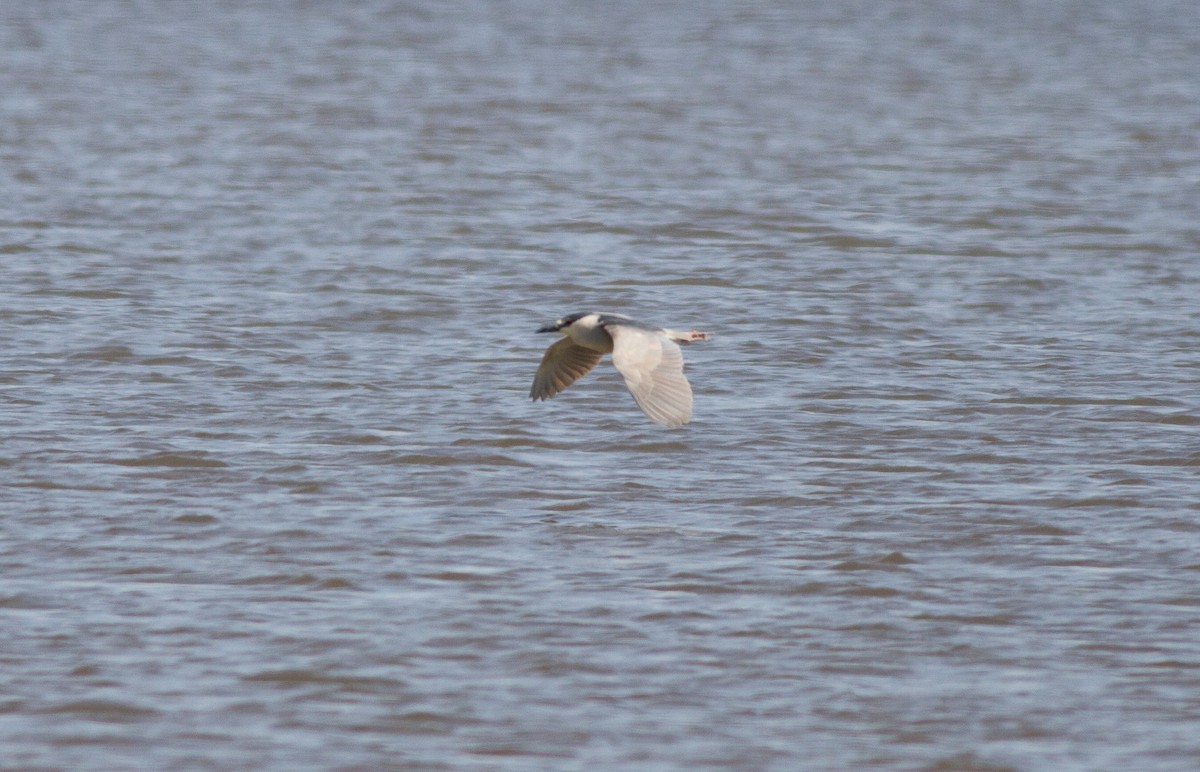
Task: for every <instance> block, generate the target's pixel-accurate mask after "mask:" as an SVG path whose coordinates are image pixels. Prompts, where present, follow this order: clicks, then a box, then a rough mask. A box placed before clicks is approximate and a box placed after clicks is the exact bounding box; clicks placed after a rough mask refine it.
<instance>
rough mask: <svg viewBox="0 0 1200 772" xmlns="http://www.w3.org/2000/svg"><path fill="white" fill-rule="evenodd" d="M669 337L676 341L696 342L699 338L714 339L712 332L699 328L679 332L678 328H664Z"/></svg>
mask: <svg viewBox="0 0 1200 772" xmlns="http://www.w3.org/2000/svg"><path fill="white" fill-rule="evenodd" d="M663 332H665V333H666V334H667V337H668V338H670V339H671V340H673V341H675V342H676V343H694V342H695V341H698V340H712V333H711V332H700V331H699V330H688V331H687V332H678V331H677V330H663Z"/></svg>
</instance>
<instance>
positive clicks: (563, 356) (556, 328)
mask: <svg viewBox="0 0 1200 772" xmlns="http://www.w3.org/2000/svg"><path fill="white" fill-rule="evenodd" d="M538 332H560V333H562V334H563V335H564V336H566V337H564V338H563V339H562V340H560V341H558V342H556V343H554V344H552V345H551V346H550V348H548V349H546V354H545V356H543V357H542V364H541V365H539V366H538V371H537V375H535V376H534V377H533V388H532V389H530V390H529V396H530V398H532V399H534V400H539V399H549V398H550V397H553V396H554V395H555V394H557V393H559V392H560V391H562V390H563V389H565V388H567V387H568V386H570V385H571V384H572V383H574V382H575V381H577V380H578V379H579V378H581V377H583V376H584V375H585V374H587V372H588V371H589V370H591V369H592V368H593V367H595V366H596V363H597V362H599V361H600V357H601V356H603V355H604V354H608V353H611V354H612V361H613V365H615V366H616V368H617V371H618V372H619V373H621V375H622V377H624V378H625V385H626V386H627V387H628V388H629V393H630V394H632V395H633V399H634V401H635V402H637V404H638V407H640V408H641V409H642V412H643V413H645V414H646V416H647V417H648V418H649V419H650V420H651V421H654V422H655V423H660V424H662V425H663V426H669V427H672V428H674V427H676V426H682V425H684V424H685V423H687V422H688V420H689V419H690V418H691V417H692V387H691V386H690V385H688V382H687V378H685V377H683V352H682V351H681V350H680V349H679V346H678V345H677V344H679V343H691V342H692V341H696V340H708V339H709V338H710V337H712V336H710V335H709V334H708V333H707V332H698V331H696V330H689V331H688V332H676V331H674V330H666V329H663V328H661V327H655V326H654V325H651V324H644V323H642V322H638V321H635V320H633V319H630V318H629V317H628V316H624V315H622V314H604V313H599V312H595V311H593V312H585V313H581V314H571V315H570V316H564V317H563V318H562V319H559V320H558V321H556V322H555V323H554V324H548V325H546V326H545V327H542V328H541V329H539V330H538Z"/></svg>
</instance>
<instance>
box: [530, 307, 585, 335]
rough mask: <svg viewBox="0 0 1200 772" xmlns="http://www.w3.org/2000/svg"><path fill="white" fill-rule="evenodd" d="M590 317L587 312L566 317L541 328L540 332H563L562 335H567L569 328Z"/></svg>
mask: <svg viewBox="0 0 1200 772" xmlns="http://www.w3.org/2000/svg"><path fill="white" fill-rule="evenodd" d="M589 315H590V314H588V313H587V312H584V313H582V314H571V315H570V316H564V317H563V318H562V319H558V320H556V321H555V322H553V323H552V324H547V325H544V326H542V327H539V328H538V332H561V333H562V334H564V335H566V334H567V328H569V327H570V326H571V325H572V324H575V322H578V321H579V320H580V319H582V318H583V317H585V316H589Z"/></svg>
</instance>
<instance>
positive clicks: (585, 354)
mask: <svg viewBox="0 0 1200 772" xmlns="http://www.w3.org/2000/svg"><path fill="white" fill-rule="evenodd" d="M600 356H601V354H600V352H599V351H593V350H591V349H590V348H584V347H583V346H577V345H575V344H574V343H573V342H572V341H571V339H570V338H563V339H562V340H560V341H558V342H557V343H555V344H553V345H552V346H550V348H548V349H546V354H545V355H544V356H543V357H542V363H541V364H540V365H538V370H537V375H535V376H533V388H531V389H530V390H529V397H530V399H549V398H550V397H553V396H554V395H555V394H557V393H559V392H560V391H562V390H563V389H565V388H567V387H568V386H570V385H571V384H572V383H574V382H575V381H577V380H579V379H580V378H582V377H583V376H584V375H586V374H587V372H588V371H589V370H591V369H592V368H593V367H595V366H596V363H597V362H599V361H600Z"/></svg>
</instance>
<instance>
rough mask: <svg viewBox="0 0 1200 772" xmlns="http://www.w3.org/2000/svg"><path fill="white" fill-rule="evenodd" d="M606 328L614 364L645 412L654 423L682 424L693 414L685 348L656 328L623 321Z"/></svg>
mask: <svg viewBox="0 0 1200 772" xmlns="http://www.w3.org/2000/svg"><path fill="white" fill-rule="evenodd" d="M605 329H607V330H608V333H609V334H610V335H612V339H613V352H612V358H613V364H614V365H616V367H617V370H618V371H619V372H620V373H621V375H622V376H623V377H624V378H625V385H626V386H627V387H628V388H629V393H630V394H632V395H633V399H634V401H636V402H637V404H638V407H640V408H641V409H642V412H643V413H645V414H646V416H647V417H648V418H649V419H650V420H651V421H654V422H655V423H660V424H662V425H664V426H670V427H675V426H682V425H683V424H685V423H687V422H688V420H690V419H691V417H692V387H691V386H690V385H688V382H687V378H684V377H683V352H682V351H681V350H680V349H679V346H677V345H676V344H675V342H674V341H672V340H670V339H668V338H667V337H665V336H664V335H662V334H661V333H659V332H658V331H655V330H646V329H642V328H640V327H632V326H629V325H624V324H613V325H609V326H608V327H606V328H605Z"/></svg>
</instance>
